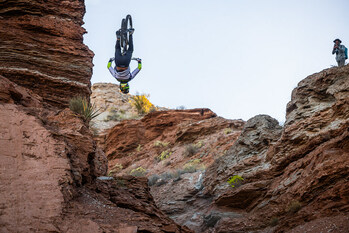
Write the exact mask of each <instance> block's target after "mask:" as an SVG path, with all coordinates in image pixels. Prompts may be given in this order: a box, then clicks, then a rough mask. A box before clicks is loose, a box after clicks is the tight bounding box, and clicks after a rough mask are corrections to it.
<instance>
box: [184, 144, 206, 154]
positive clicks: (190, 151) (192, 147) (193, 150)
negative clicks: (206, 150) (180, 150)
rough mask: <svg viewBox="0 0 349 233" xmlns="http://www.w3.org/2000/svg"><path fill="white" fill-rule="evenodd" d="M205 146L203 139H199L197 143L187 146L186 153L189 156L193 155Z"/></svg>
mask: <svg viewBox="0 0 349 233" xmlns="http://www.w3.org/2000/svg"><path fill="white" fill-rule="evenodd" d="M203 146H204V142H203V141H198V142H197V143H196V144H189V145H187V146H186V147H185V155H186V156H187V157H192V156H193V155H195V154H196V153H197V152H198V151H199V149H200V148H201V147H203Z"/></svg>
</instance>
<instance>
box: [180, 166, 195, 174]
mask: <svg viewBox="0 0 349 233" xmlns="http://www.w3.org/2000/svg"><path fill="white" fill-rule="evenodd" d="M197 170H198V169H197V167H196V166H195V165H193V164H186V165H184V167H183V170H182V172H183V174H184V173H194V172H196V171H197Z"/></svg>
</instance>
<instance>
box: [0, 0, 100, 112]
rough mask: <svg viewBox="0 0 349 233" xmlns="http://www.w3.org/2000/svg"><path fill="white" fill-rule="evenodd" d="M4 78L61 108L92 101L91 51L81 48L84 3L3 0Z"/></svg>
mask: <svg viewBox="0 0 349 233" xmlns="http://www.w3.org/2000/svg"><path fill="white" fill-rule="evenodd" d="M0 4H1V9H0V64H1V65H0V75H3V76H4V77H7V78H8V79H10V80H12V81H13V82H15V83H17V84H18V85H21V86H24V87H28V88H29V89H30V90H32V91H33V92H34V93H36V94H39V95H40V96H41V97H42V98H43V100H44V101H45V102H48V103H50V104H51V105H55V106H58V107H60V108H62V107H65V106H67V104H68V102H69V100H70V98H72V97H73V96H75V95H81V96H86V97H89V95H90V92H91V91H90V78H91V75H92V66H93V65H92V57H93V53H92V52H91V51H90V50H89V49H88V47H87V46H86V45H84V44H83V34H84V33H85V29H83V28H82V27H81V25H82V24H83V21H82V18H83V15H84V13H85V6H84V1H78V0H75V1H73V0H70V1H59V0H47V1H46V0H45V1H44V0H40V1H34V0H6V1H4V0H1V1H0Z"/></svg>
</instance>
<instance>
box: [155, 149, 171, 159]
mask: <svg viewBox="0 0 349 233" xmlns="http://www.w3.org/2000/svg"><path fill="white" fill-rule="evenodd" d="M171 155H172V152H171V151H170V150H164V151H163V152H161V154H160V155H159V156H157V157H156V158H155V159H156V161H158V162H160V161H163V160H165V159H167V158H169V157H170V156H171Z"/></svg>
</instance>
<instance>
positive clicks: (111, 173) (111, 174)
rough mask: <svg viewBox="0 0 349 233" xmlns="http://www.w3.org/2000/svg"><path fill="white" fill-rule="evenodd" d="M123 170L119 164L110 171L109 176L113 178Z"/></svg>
mask: <svg viewBox="0 0 349 233" xmlns="http://www.w3.org/2000/svg"><path fill="white" fill-rule="evenodd" d="M122 169H123V166H122V165H121V164H119V163H117V164H115V165H114V166H113V167H112V168H111V169H110V170H109V172H108V176H113V174H115V173H119V172H120V171H121V170H122Z"/></svg>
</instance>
